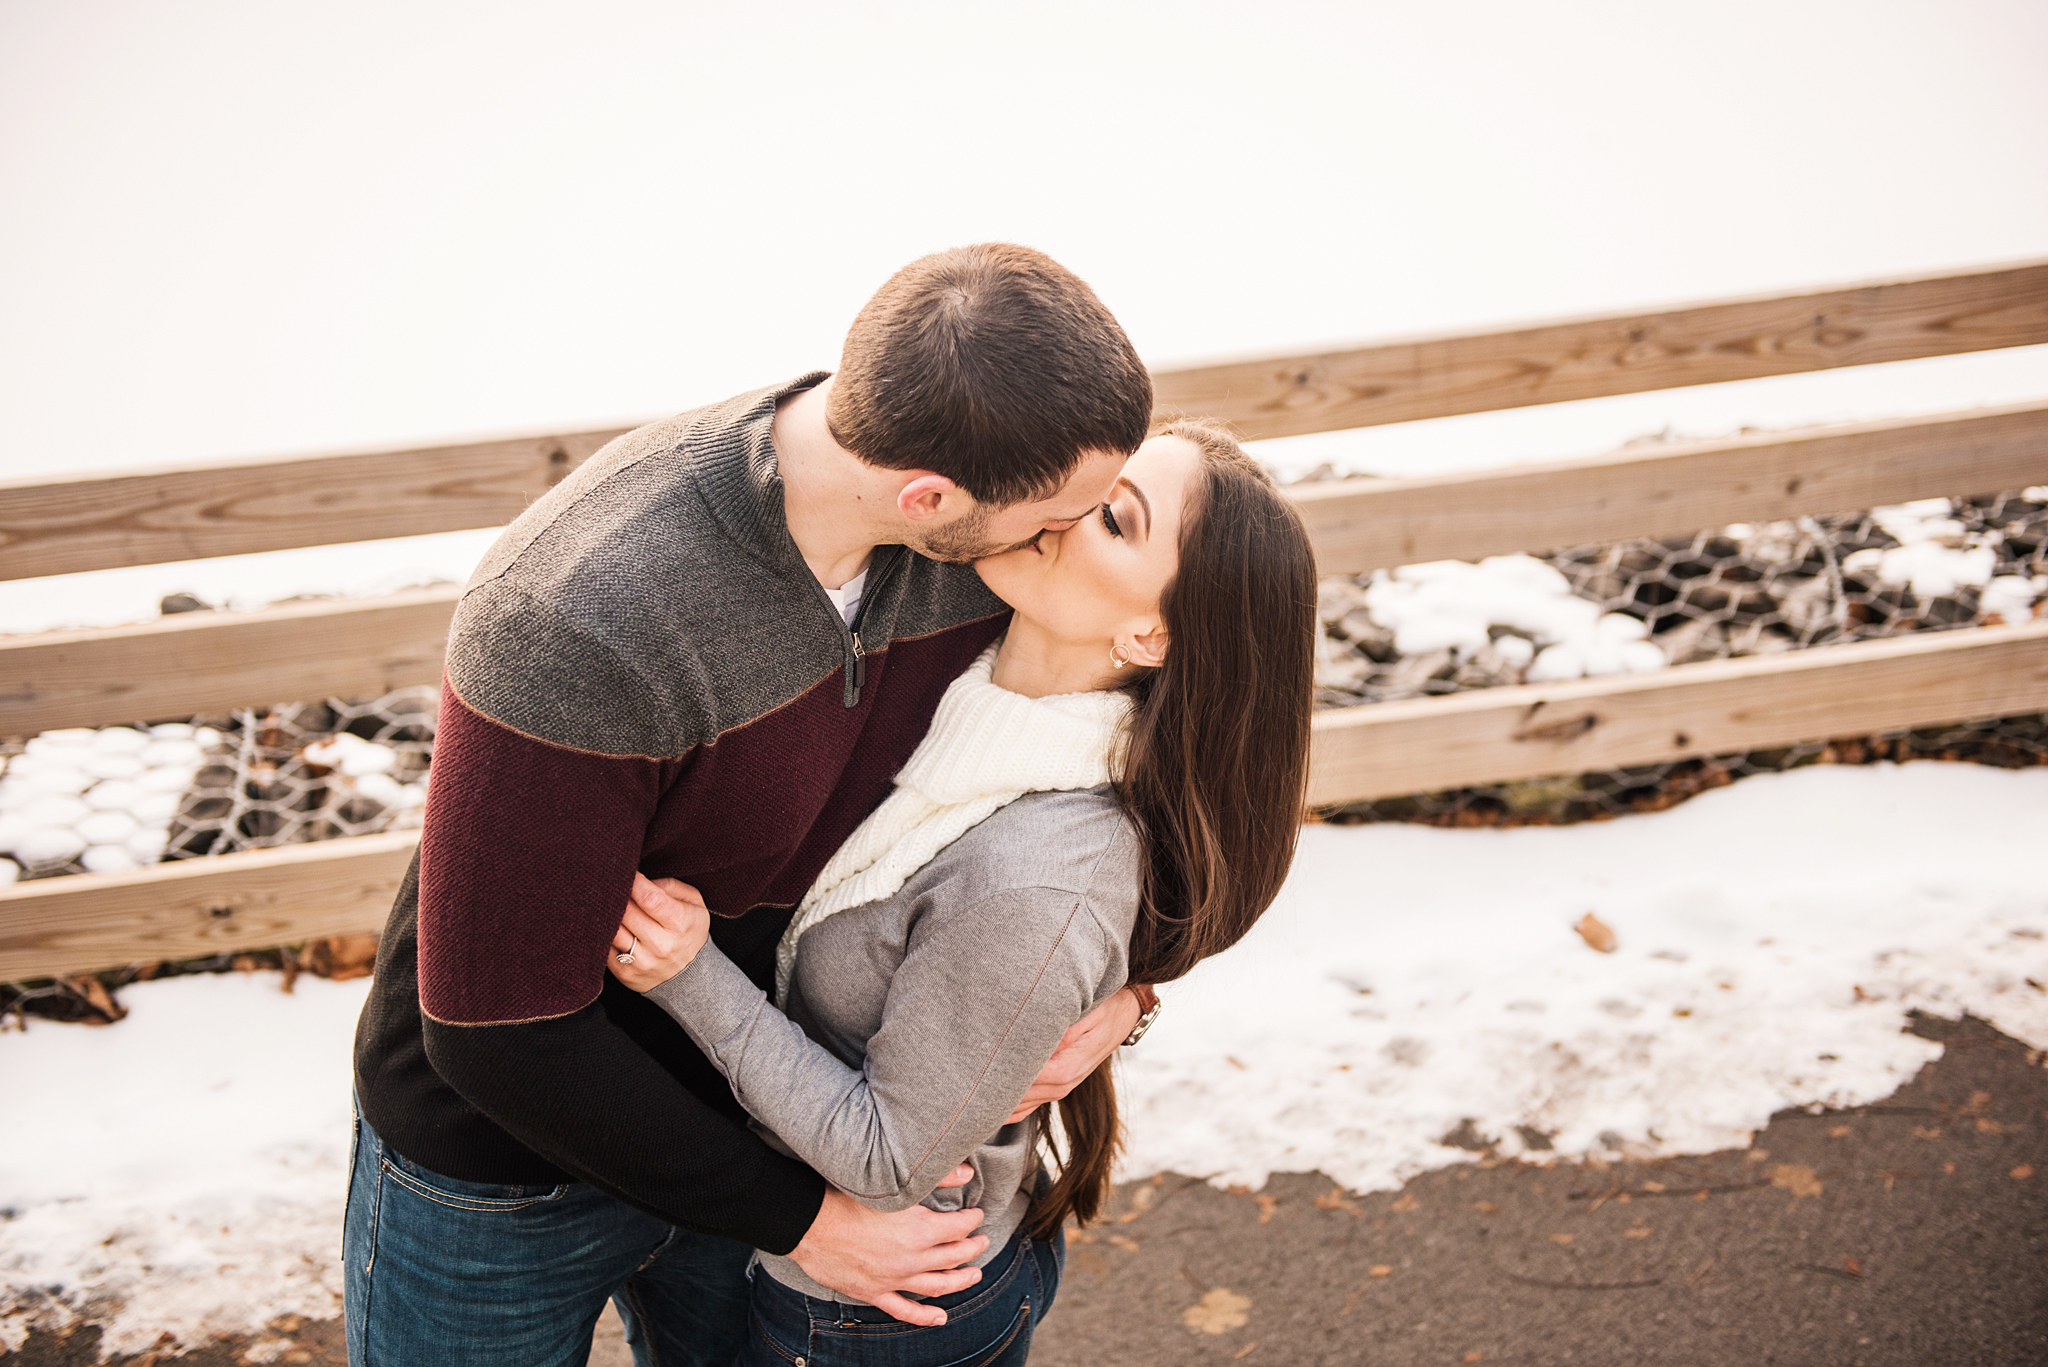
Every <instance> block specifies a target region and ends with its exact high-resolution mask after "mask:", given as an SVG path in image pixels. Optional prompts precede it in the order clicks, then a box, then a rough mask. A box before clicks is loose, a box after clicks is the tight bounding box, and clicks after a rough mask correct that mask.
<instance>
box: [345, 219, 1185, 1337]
mask: <svg viewBox="0 0 2048 1367" xmlns="http://www.w3.org/2000/svg"><path fill="white" fill-rule="evenodd" d="M1150 409H1151V383H1150V381H1149V379H1148V378H1147V376H1146V373H1145V370H1144V367H1143V365H1142V364H1141V363H1140V362H1139V360H1138V358H1137V355H1136V353H1135V352H1134V351H1133V350H1132V348H1131V345H1130V342H1129V340H1128V339H1127V338H1126V337H1125V336H1124V334H1123V332H1122V330H1121V329H1120V328H1119V327H1118V326H1117V324H1116V322H1115V320H1114V319H1113V318H1112V317H1111V316H1110V315H1109V313H1108V311H1107V310H1106V309H1104V308H1103V307H1102V305H1101V303H1100V302H1099V301H1098V300H1097V299H1096V298H1095V296H1094V294H1093V293H1092V292H1091V291H1090V290H1089V289H1088V287H1087V286H1086V285H1085V284H1083V283H1082V282H1081V281H1080V280H1079V279H1077V278H1075V277H1074V276H1073V275H1072V274H1070V273H1069V272H1067V271H1066V270H1064V269H1063V268H1061V267H1060V266H1059V265H1058V264H1056V263H1055V262H1053V261H1051V260H1050V259H1048V258H1046V257H1045V256H1043V255H1041V254H1039V253H1037V252H1033V251H1030V250H1028V249H1025V248H1021V247H1014V246H1003V245H994V246H981V247H973V248H965V249H960V250H956V251H950V252H944V253H940V254H939V255H936V256H932V257H927V258H925V259H923V260H921V261H918V262H915V263H913V264H912V265H910V266H908V267H906V268H905V269H904V270H903V271H901V272H899V273H898V274H897V275H896V276H895V277H894V278H893V279H891V280H890V281H889V282H888V284H886V285H885V286H883V288H882V290H881V291H880V292H879V293H877V294H876V296H875V297H874V299H872V300H871V301H870V302H869V303H868V305H867V306H866V307H865V308H864V309H863V310H862V311H861V314H860V316H859V318H857V319H856V320H855V322H854V325H853V328H852V330H851V331H850V332H849V334H848V336H847V341H846V347H845V352H844V356H843V358H842V364H841V368H840V370H839V372H838V373H837V374H836V375H834V376H832V377H829V378H828V377H826V376H824V375H822V374H815V375H808V376H805V377H803V378H801V379H798V380H796V381H794V382H792V383H789V384H785V385H781V386H777V387H775V388H772V389H766V390H759V391H756V392H754V393H750V394H743V395H740V396H739V397H737V398H735V399H731V400H728V401H727V402H725V403H722V404H715V405H712V406H710V407H708V408H703V409H699V410H696V411H694V412H690V413H685V414H683V415H682V416H680V417H677V418H672V419H669V420H668V421H666V422H660V423H655V424H653V425H651V426H648V427H644V428H641V429H639V430H638V431H635V432H632V433H628V434H627V435H626V436H624V437H621V438H619V439H618V440H617V441H614V442H612V443H611V444H610V445H608V446H607V447H606V448H605V449H604V450H602V451H600V452H598V453H597V454H596V455H595V456H593V457H592V458H591V459H590V461H588V462H587V463H586V464H585V465H584V466H583V467H582V468H581V469H579V470H578V471H577V472H576V473H575V474H574V475H572V476H571V477H570V478H569V479H567V480H565V481H564V482H563V483H562V484H561V485H560V486H559V487H557V488H556V489H554V490H553V491H551V492H550V493H549V494H548V495H546V496H545V497H544V498H542V499H540V500H539V501H538V502H536V503H535V504H534V506H533V507H532V508H531V509H530V510H529V511H528V512H527V514H526V515H525V516H524V517H522V518H520V520H519V521H518V522H516V523H514V524H513V526H512V527H511V528H510V529H509V530H508V531H507V532H506V533H505V535H504V536H503V537H501V538H500V539H499V541H498V542H497V544H496V545H495V546H494V547H493V548H492V550H491V552H490V553H489V554H488V555H487V556H486V557H485V559H484V561H483V563H482V564H481V565H480V566H479V567H478V569H477V572H476V574H475V576H474V577H473V578H472V579H471V581H470V584H469V586H468V588H467V589H466V590H465V592H464V594H463V596H462V600H461V603H460V605H459V606H458V608H457V611H456V618H455V629H454V633H453V635H452V636H451V638H450V641H449V648H448V663H447V678H446V684H445V687H444V689H443V693H442V710H441V724H440V732H439V737H438V742H437V748H436V755H435V765H434V774H433V797H432V800H431V801H430V803H429V804H428V810H427V821H426V828H425V830H424V832H423V834H422V840H421V847H420V855H419V858H418V859H417V861H416V862H415V865H414V868H413V870H412V873H411V874H410V875H409V876H408V878H407V880H406V883H405V885H404V887H403V888H402V889H401V891H400V893H399V898H398V902H397V905H396V906H395V907H394V908H393V911H392V916H391V921H390V924H389V926H388V927H387V929H386V932H385V936H384V939H383V942H382V944H381V946H380V950H379V954H378V963H377V976H376V981H375V987H374V990H373V993H372V996H371V999H370V1001H369V1004H368V1005H367V1007H366V1008H365V1010H364V1014H363V1019H362V1023H361V1026H360V1028H359V1030H358V1033H357V1040H356V1087H357V1094H358V1102H359V1106H360V1112H361V1117H360V1121H359V1124H358V1133H357V1155H356V1160H355V1164H354V1172H353V1175H352V1179H351V1185H350V1196H349V1211H348V1225H347V1232H346V1237H345V1257H346V1263H347V1266H346V1300H347V1327H348V1335H349V1355H350V1360H351V1362H352V1363H358V1364H361V1363H365V1362H368V1363H378V1364H391V1363H401V1362H406V1363H410V1362H419V1363H432V1364H434V1367H453V1364H457V1363H462V1362H477V1363H486V1362H487V1363H491V1364H493V1367H502V1365H504V1364H529V1363H532V1364H538V1363H553V1362H557V1361H560V1362H581V1361H582V1353H583V1352H584V1350H585V1349H586V1348H587V1346H588V1342H589V1333H590V1327H591V1325H592V1323H593V1322H594V1321H595V1319H596V1317H597V1315H598V1313H599V1311H600V1309H601V1308H602V1306H603V1303H604V1300H605V1298H606V1297H607V1296H608V1295H612V1294H613V1293H614V1292H615V1291H616V1292H618V1293H619V1294H618V1300H619V1304H620V1309H621V1312H622V1315H623V1317H624V1318H625V1320H626V1322H627V1325H628V1337H629V1339H631V1340H632V1341H633V1343H634V1351H635V1354H636V1356H637V1357H638V1359H639V1360H640V1361H641V1362H642V1363H646V1362H649V1361H654V1362H659V1363H662V1364H670V1363H689V1362H706V1363H709V1362H722V1361H724V1360H726V1359H728V1358H729V1357H730V1356H731V1353H732V1351H733V1348H734V1346H735V1345H736V1343H737V1334H738V1332H739V1331H740V1330H741V1329H743V1320H744V1297H745V1283H744V1268H745V1265H746V1262H747V1260H748V1258H749V1257H750V1256H751V1250H752V1249H754V1248H761V1249H767V1250H769V1251H772V1252H776V1253H787V1254H789V1255H790V1256H791V1257H793V1258H794V1259H795V1260H796V1261H797V1262H798V1263H799V1265H801V1266H802V1267H803V1268H804V1269H805V1271H806V1272H807V1273H809V1274H810V1275H811V1276H812V1277H813V1278H815V1279H816V1280H818V1281H819V1282H821V1283H823V1284H825V1285H828V1286H831V1287H834V1288H835V1289H838V1290H840V1291H841V1292H843V1293H844V1294H846V1295H847V1296H849V1297H853V1298H857V1299H860V1300H864V1301H870V1302H873V1303H875V1304H878V1305H882V1306H884V1307H885V1308H888V1309H890V1310H891V1311H892V1312H893V1313H897V1314H898V1315H899V1316H901V1317H903V1318H906V1319H910V1320H913V1321H915V1322H921V1323H923V1322H934V1321H935V1320H936V1318H939V1315H938V1312H937V1311H936V1309H935V1308H932V1307H927V1306H922V1305H919V1304H917V1303H914V1302H911V1301H908V1300H906V1299H904V1298H903V1297H902V1296H901V1295H899V1294H898V1293H900V1292H906V1291H907V1292H910V1293H914V1294H917V1295H922V1296H931V1295H940V1294H945V1293H947V1292H951V1291H955V1290H958V1289H961V1288H963V1287H966V1286H968V1285H971V1284H973V1282H974V1281H975V1280H977V1279H978V1277H979V1275H980V1274H979V1272H978V1271H976V1270H975V1269H973V1268H968V1267H962V1266H961V1264H963V1263H964V1262H966V1261H968V1260H969V1259H972V1258H974V1257H976V1256H978V1255H979V1254H980V1253H981V1252H982V1251H983V1250H984V1249H985V1247H986V1243H987V1241H986V1240H985V1239H983V1238H981V1237H980V1236H978V1235H975V1234H974V1233H973V1228H974V1226H975V1225H976V1224H978V1223H979V1221H980V1212H978V1211H972V1210H970V1211H963V1212H955V1213H950V1214H940V1213H938V1212H934V1211H931V1210H927V1209H924V1208H921V1207H919V1208H914V1209H912V1210H909V1211H903V1212H899V1213H897V1214H894V1215H888V1216H883V1215H879V1214H876V1213H875V1212H872V1211H869V1210H867V1209H866V1208H865V1207H863V1206H860V1205H859V1204H858V1203H856V1202H854V1201H852V1200H851V1199H850V1198H848V1197H846V1196H845V1195H843V1194H842V1193H839V1192H836V1191H832V1190H830V1189H829V1188H827V1186H826V1184H825V1183H824V1181H823V1179H822V1178H820V1177H818V1176H817V1174H815V1173H813V1172H811V1171H810V1170H809V1169H808V1168H806V1167H804V1166H803V1165H802V1164H801V1163H798V1162H796V1161H794V1160H792V1159H789V1158H787V1157H785V1156H782V1155H780V1154H778V1153H777V1152H775V1151H774V1150H772V1149H770V1148H769V1147H768V1146H767V1145H766V1144H764V1143H762V1142H761V1141H760V1140H759V1139H757V1138H756V1137H754V1136H753V1135H752V1134H751V1133H750V1132H749V1131H748V1130H747V1129H746V1127H745V1116H744V1114H743V1113H742V1112H741V1111H740V1110H739V1108H738V1107H737V1106H736V1104H735V1103H734V1102H733V1100H732V1097H731V1093H730V1091H729V1089H728V1088H727V1087H726V1085H725V1083H724V1081H723V1080H722V1079H721V1078H720V1077H719V1076H718V1074H717V1073H716V1072H715V1071H714V1070H713V1069H712V1068H711V1066H710V1064H709V1063H708V1061H706V1060H705V1059H704V1058H703V1056H702V1055H701V1054H700V1053H698V1052H697V1050H696V1049H695V1047H694V1046H693V1045H692V1044H691V1043H690V1041H689V1040H688V1038H687V1037H686V1036H685V1035H684V1034H683V1032H682V1031H681V1029H680V1028H678V1027H677V1026H675V1025H674V1024H673V1022H671V1021H670V1020H669V1018H668V1017H667V1016H666V1015H664V1014H663V1013H662V1012H660V1011H659V1010H658V1009H656V1008H653V1007H651V1006H649V1005H647V1004H646V1003H645V1002H644V1001H643V1000H642V999H641V998H639V997H638V996H636V995H635V994H633V993H631V992H628V991H625V990H624V989H623V988H621V987H620V986H619V985H618V984H617V983H616V982H614V981H613V980H612V979H611V978H610V977H609V976H608V975H607V974H606V972H605V969H604V955H605V953H606V952H607V945H608V942H609V941H610V939H611V937H612V934H613V931H614V930H615V928H616V927H617V925H618V922H619V918H620V914H621V912H622V911H623V909H624V907H625V904H626V898H627V892H628V889H629V887H630V885H631V881H632V878H633V875H634V873H635V872H636V871H640V872H645V873H646V874H648V875H649V876H651V877H656V878H660V877H676V878H680V879H683V880H684V881H686V882H689V883H691V884H693V885H695V886H696V887H697V888H699V889H700V890H701V891H702V893H703V895H704V897H705V900H706V901H707V903H708V904H709V905H710V906H711V907H712V908H713V910H714V912H716V913H717V915H718V917H719V919H718V921H717V924H716V928H715V930H714V932H713V935H714V939H715V940H716V941H717V943H718V944H719V945H720V946H721V947H722V948H723V949H724V950H725V951H726V953H727V954H728V955H730V956H731V957H732V958H733V959H734V960H735V961H736V962H737V963H739V964H740V965H742V966H743V967H745V968H746V969H747V971H748V972H749V973H750V974H751V975H753V976H754V978H755V980H756V981H757V982H760V983H762V984H764V985H766V984H767V983H768V982H769V981H770V980H771V978H772V974H773V964H774V951H775V945H776V942H777V941H778V939H779V938H780V936H781V934H782V930H783V928H784V926H785V925H786V924H787V922H788V919H789V915H790V909H791V907H792V906H793V904H794V903H795V902H797V901H798V900H799V899H800V898H801V896H802V895H803V893H804V891H805V889H806V888H807V887H808V886H809V884H810V882H811V881H812V879H813V878H814V877H815V876H816V874H817V872H818V870H819V869H820V868H821V867H822V866H823V865H824V863H825V861H826V859H827V858H829V857H830V855H831V854H832V852H833V851H834V850H835V849H836V848H837V847H838V845H839V844H840V842H841V841H842V840H843V839H844V838H845V837H846V836H847V835H848V834H849V833H850V832H851V831H852V830H853V828H854V827H855V826H856V825H857V824H858V823H859V822H860V820H861V819H862V818H863V817H864V816H866V814H867V813H868V812H869V811H870V810H871V809H872V808H873V807H874V806H875V805H876V804H877V803H878V802H879V801H880V800H881V798H882V797H883V796H885V795H886V793H887V792H888V790H889V786H890V780H891V778H892V777H893V775H894V774H895V772H896V770H897V769H898V768H900V767H901V765H902V763H903V762H904V760H906V759H907V758H908V757H909V755H910V752H911V751H912V749H914V748H915V746H916V744H917V742H918V740H919V739H920V738H921V737H922V735H923V734H924V731H925V729H926V726H927V724H928V723H929V721H930V719H931V714H932V711H933V709H934V708H935V707H936V705H937V703H938V700H939V697H940V695H941V694H942V693H943V692H944V690H945V688H946V685H947V684H948V683H949V682H950V681H951V680H952V679H953V678H954V676H955V675H957V674H958V673H959V672H960V671H961V670H962V669H964V668H965V667H966V666H967V664H968V663H969V662H970V661H972V660H973V659H974V658H975V656H976V655H977V654H978V653H979V652H980V651H981V650H982V648H983V647H984V646H986V645H987V644H988V642H989V641H991V640H993V639H994V638H995V636H996V635H997V634H999V633H1000V632H1001V630H1002V627H1003V621H1004V613H1005V609H1004V608H1003V606H1002V604H1001V603H1000V602H999V601H998V600H996V599H995V598H994V597H992V596H991V595H990V594H989V593H988V592H987V591H986V590H985V589H984V588H983V587H982V586H981V584H980V582H979V580H978V579H977V578H976V577H975V575H974V572H973V570H972V569H971V568H970V567H968V566H967V565H966V564H965V563H964V562H966V561H968V560H971V559H974V558H976V557H979V556H983V555H988V554H992V553H994V552H997V551H1000V550H1004V549H1008V548H1010V547H1013V546H1016V545H1020V544H1023V543H1025V542H1027V541H1029V540H1031V539H1032V538H1033V537H1035V536H1036V535H1037V534H1038V533H1039V532H1041V531H1043V530H1045V529H1048V528H1050V529H1063V528H1065V527H1068V526H1070V525H1072V524H1073V523H1074V522H1075V521H1076V520H1078V519H1079V518H1081V517H1082V516H1085V515H1086V514H1088V513H1089V512H1090V511H1092V510H1093V508H1094V507H1095V506H1096V505H1097V504H1099V503H1100V502H1101V501H1102V500H1103V498H1104V497H1105V495H1106V493H1107V491H1108V488H1109V486H1110V483H1111V481H1112V480H1113V479H1114V478H1115V475H1116V472H1117V470H1118V468H1119V467H1120V466H1121V465H1122V463H1123V461H1124V459H1125V457H1126V456H1128V455H1129V454H1130V452H1131V451H1133V450H1134V449H1136V447H1137V446H1138V444H1139V443H1140V441H1142V440H1143V438H1144V434H1145V429H1146V425H1147V422H1148V421H1149V418H1150ZM941 562H951V563H941ZM1137 1014H1138V1011H1137V1006H1136V1003H1135V1000H1134V999H1133V998H1132V996H1131V994H1130V993H1129V992H1128V991H1127V992H1124V993H1121V994H1119V995H1118V996H1117V997H1116V998H1113V999H1112V1000H1111V1002H1110V1003H1108V1004H1107V1005H1105V1007H1103V1008H1102V1009H1101V1010H1099V1011H1098V1012H1096V1013H1095V1014H1094V1015H1093V1016H1091V1017H1090V1018H1089V1019H1088V1020H1087V1021H1084V1022H1082V1023H1080V1024H1079V1025H1078V1026H1077V1027H1076V1030H1075V1031H1074V1032H1072V1033H1070V1035H1069V1039H1068V1041H1067V1042H1065V1043H1063V1045H1062V1047H1061V1052H1060V1053H1059V1054H1057V1055H1055V1058H1054V1061H1053V1064H1052V1065H1050V1066H1049V1068H1048V1075H1047V1076H1044V1077H1041V1079H1040V1081H1039V1084H1038V1085H1037V1086H1035V1087H1034V1088H1033V1091H1032V1093H1031V1094H1030V1095H1029V1096H1027V1098H1026V1101H1027V1103H1029V1102H1034V1101H1042V1100H1045V1099H1049V1098H1051V1097H1054V1096H1057V1095H1060V1094H1062V1093H1063V1091H1064V1090H1065V1089H1066V1088H1067V1087H1068V1086H1071V1085H1072V1083H1073V1082H1075V1081H1078V1079H1079V1078H1080V1077H1081V1076H1083V1075H1085V1074H1086V1073H1087V1072H1089V1071H1091V1070H1092V1069H1093V1068H1094V1066H1095V1065H1096V1064H1097V1063H1098V1062H1099V1061H1100V1060H1101V1059H1102V1058H1104V1057H1106V1056H1107V1054H1108V1053H1109V1052H1110V1050H1112V1049H1113V1048H1114V1047H1115V1045H1116V1043H1117V1042H1118V1041H1120V1040H1121V1039H1122V1038H1123V1037H1124V1036H1125V1034H1126V1033H1127V1032H1128V1031H1129V1030H1130V1028H1131V1026H1132V1024H1133V1023H1134V1022H1135V1020H1136V1018H1137Z"/></svg>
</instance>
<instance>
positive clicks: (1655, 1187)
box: [1643, 1182, 1664, 1191]
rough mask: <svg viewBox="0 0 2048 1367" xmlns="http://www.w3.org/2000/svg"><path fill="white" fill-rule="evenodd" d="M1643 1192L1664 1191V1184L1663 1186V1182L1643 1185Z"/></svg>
mask: <svg viewBox="0 0 2048 1367" xmlns="http://www.w3.org/2000/svg"><path fill="white" fill-rule="evenodd" d="M1643 1190H1644V1191H1662V1190H1664V1184H1663V1183H1662V1182H1645V1183H1643Z"/></svg>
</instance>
